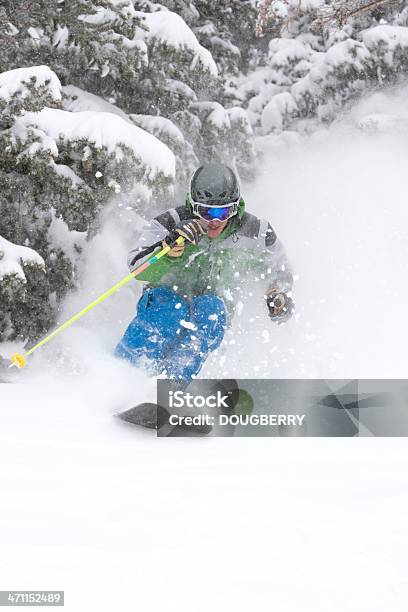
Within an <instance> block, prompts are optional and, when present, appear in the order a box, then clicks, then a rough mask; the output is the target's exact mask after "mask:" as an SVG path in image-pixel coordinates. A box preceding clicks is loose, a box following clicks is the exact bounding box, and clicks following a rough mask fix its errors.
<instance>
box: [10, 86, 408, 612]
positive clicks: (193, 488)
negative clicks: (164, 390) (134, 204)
mask: <svg viewBox="0 0 408 612" xmlns="http://www.w3.org/2000/svg"><path fill="white" fill-rule="evenodd" d="M404 107H406V94H405V93H404V92H403V93H402V94H399V95H392V96H391V97H390V96H388V97H384V99H383V100H382V101H379V100H378V98H376V99H375V100H374V99H373V100H371V101H370V100H366V101H365V102H364V107H358V108H356V109H355V110H354V112H353V113H352V114H351V115H350V116H347V117H345V118H343V119H342V120H341V121H339V123H338V125H337V126H334V127H333V128H331V129H330V130H329V131H328V132H321V133H319V134H316V135H315V136H314V137H311V138H309V139H308V140H303V141H300V142H297V139H295V138H289V137H282V138H280V144H279V142H278V141H277V140H276V139H274V138H270V137H269V138H267V139H264V140H263V141H262V143H261V142H260V143H259V146H263V148H264V150H265V151H266V158H265V164H264V167H263V170H262V174H261V176H260V179H259V180H258V182H257V184H256V185H255V186H253V187H251V188H250V189H248V190H247V191H246V196H247V198H246V199H247V201H248V205H249V209H250V210H252V211H254V212H256V213H258V214H261V215H263V216H266V217H268V218H269V219H270V220H271V223H272V224H273V225H274V227H275V229H276V230H277V232H278V233H279V235H280V236H281V238H282V239H283V241H284V242H285V244H286V246H287V249H288V252H289V254H290V256H291V258H292V260H293V264H294V266H295V268H296V272H297V274H298V276H299V279H298V281H297V283H296V301H297V306H298V317H297V319H296V320H294V321H292V322H291V323H290V324H289V325H287V326H285V327H282V328H276V327H274V326H273V325H272V324H271V323H270V322H269V321H268V320H267V319H266V318H265V311H264V306H263V303H262V300H261V299H259V300H257V299H256V291H257V288H256V284H254V288H253V291H254V296H252V298H251V299H250V300H249V304H247V305H244V307H243V310H242V315H241V317H240V318H239V317H237V319H236V321H235V323H234V325H235V327H236V334H235V337H232V336H231V335H228V336H227V338H226V344H225V346H224V348H222V349H220V351H219V352H218V354H217V355H214V356H213V357H212V358H211V359H210V361H209V362H208V365H206V367H205V369H204V371H203V375H204V376H213V375H214V376H217V377H219V376H220V375H225V376H227V375H231V374H232V375H234V376H237V375H240V376H249V377H264V376H284V377H290V376H306V377H309V376H310V377H312V376H320V377H324V376H328V377H339V378H343V377H344V378H346V377H349V376H350V377H363V376H367V377H369V376H372V377H387V376H389V377H398V376H405V375H406V367H405V366H406V356H405V342H404V329H405V304H406V298H407V289H406V288H405V285H404V279H405V276H406V274H405V272H406V262H407V255H408V253H407V249H408V247H407V241H406V232H405V228H406V227H407V216H408V212H407V211H408V209H407V207H406V195H405V192H406V185H405V176H406V172H405V166H406V161H405V160H406V157H407V152H408V151H407V148H408V145H407V141H406V137H405V134H404V132H403V130H401V129H398V130H393V129H388V128H387V127H385V130H386V131H385V132H381V131H376V132H373V131H372V130H370V131H368V132H367V131H364V129H362V128H361V125H362V126H364V125H365V124H364V121H363V123H361V122H362V120H363V119H364V117H366V116H369V115H370V114H372V113H373V112H375V113H376V114H377V115H378V114H380V115H381V114H384V115H386V114H387V113H388V114H389V113H390V112H392V114H393V115H396V116H402V115H403V114H404V112H405V110H404ZM391 109H392V110H391ZM382 125H383V126H387V123H386V122H384V123H383V124H382ZM358 126H360V127H358ZM285 143H288V144H285ZM115 228H116V229H115ZM118 228H119V225H115V223H114V222H113V221H112V218H109V220H108V222H107V224H106V226H105V231H106V232H107V234H105V235H102V236H101V237H97V238H95V240H94V242H93V243H91V245H90V247H89V253H88V269H87V270H86V271H85V276H84V283H83V290H82V291H81V292H79V293H78V294H76V295H73V296H71V297H70V299H69V300H67V303H66V305H65V311H64V313H61V316H62V318H64V317H65V316H68V315H69V314H71V313H73V312H75V311H76V310H78V309H79V308H80V307H81V306H83V305H84V304H86V303H87V302H88V301H90V299H92V297H95V296H96V295H98V294H99V293H100V292H102V290H103V289H105V288H107V287H109V286H110V284H113V282H114V281H115V280H116V279H118V278H120V276H122V275H124V274H125V273H126V269H125V264H124V260H125V253H126V250H127V248H128V246H130V243H131V237H130V236H129V235H128V234H126V236H123V234H122V233H121V232H120V231H119V229H118ZM107 235H109V247H110V248H109V257H107V256H106V248H105V245H106V236H107ZM101 262H103V265H101ZM139 290H140V288H139V287H138V286H137V285H134V286H128V287H126V288H125V289H123V290H122V292H121V293H120V294H118V295H116V296H114V297H113V298H111V300H110V301H109V302H105V303H104V304H103V305H102V306H101V307H100V308H99V309H98V310H97V311H94V312H93V313H92V314H91V315H89V316H88V317H87V318H86V319H83V320H82V321H81V322H80V323H79V324H78V325H77V326H76V327H75V329H72V330H70V331H67V332H66V333H65V336H64V337H63V338H62V337H61V338H60V339H58V340H55V342H54V343H53V344H52V345H51V344H50V345H48V346H47V347H45V348H44V349H43V350H42V351H41V352H40V351H39V352H38V355H37V356H36V358H35V359H34V358H33V359H32V361H31V366H30V368H29V369H27V370H26V371H23V372H17V371H12V372H11V373H7V374H6V375H7V376H11V379H12V381H13V382H14V384H4V385H1V386H0V465H1V469H0V490H1V492H2V495H1V504H2V505H1V511H0V576H1V580H0V583H1V585H2V586H1V587H0V588H2V589H9V588H24V589H30V588H35V589H39V588H44V589H46V588H48V589H65V590H66V606H65V607H66V609H67V610H69V611H70V612H71V611H72V612H82V611H83V612H88V611H89V610H97V611H98V612H100V611H105V610H106V611H108V610H109V611H111V610H112V609H117V610H120V611H121V612H127V611H129V612H131V611H132V612H133V611H134V610H135V609H140V610H143V611H144V612H150V611H152V612H153V610H154V611H156V610H160V609H165V610H170V611H173V610H174V611H176V610H177V612H184V611H186V612H187V611H188V612H190V611H191V610H194V611H198V612H204V611H205V612H207V611H208V609H210V608H211V609H215V610H220V611H221V610H222V611H225V610H234V612H241V611H246V610H249V609H251V610H260V611H264V610H265V611H269V610H271V609H276V610H279V611H280V612H299V611H302V612H309V611H310V612H327V611H328V610H330V612H363V611H364V612H365V611H367V612H368V611H369V612H384V610H393V612H402V611H403V610H405V609H406V601H407V596H408V585H407V582H406V571H405V570H404V569H403V568H404V567H405V562H406V556H407V544H406V542H407V538H406V535H407V527H406V515H407V511H408V477H407V475H406V470H405V469H404V466H405V464H406V461H407V450H406V443H405V441H404V440H398V439H396V440H394V439H386V440H375V439H365V440H363V439H359V440H339V439H333V440H331V439H328V440H323V439H320V440H318V439H313V440H312V439H296V440H295V439H293V438H291V439H277V438H275V439H273V441H272V440H271V439H245V438H242V439H230V440H228V439H218V440H217V439H212V440H211V439H208V440H205V439H159V440H156V439H155V438H154V436H152V435H151V433H150V432H143V431H137V430H134V429H132V428H128V427H127V426H126V425H125V424H123V423H120V422H117V421H115V420H114V419H113V418H112V414H113V413H114V412H116V411H118V410H120V409H123V408H125V407H127V406H129V405H131V404H133V403H135V402H137V401H140V400H142V399H153V397H154V381H152V380H149V379H147V378H146V377H145V376H144V375H143V374H142V373H140V372H137V371H134V370H133V369H132V368H131V367H130V366H127V365H126V364H122V363H119V362H117V361H116V360H114V359H113V357H112V356H111V353H112V350H113V347H114V345H115V342H116V340H117V339H118V338H119V336H120V334H121V332H122V331H123V330H124V329H125V327H126V324H127V322H128V321H129V320H130V318H131V316H132V313H133V311H134V306H135V303H136V299H137V295H138V291H139ZM256 317H259V318H256ZM251 318H253V319H254V320H253V321H252V322H251V320H250V319H251ZM238 332H240V333H238ZM232 341H234V342H235V344H230V343H231V342H232ZM256 368H257V369H256Z"/></svg>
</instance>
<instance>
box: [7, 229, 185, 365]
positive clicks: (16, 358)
mask: <svg viewBox="0 0 408 612" xmlns="http://www.w3.org/2000/svg"><path fill="white" fill-rule="evenodd" d="M183 243H184V238H183V237H182V236H179V237H178V238H177V239H176V240H175V242H174V243H173V244H172V246H166V247H164V248H163V249H162V250H161V251H159V252H158V253H156V255H153V256H152V257H149V259H148V260H147V261H145V262H144V263H143V264H142V265H141V266H139V267H138V268H136V270H133V272H130V274H128V275H127V276H125V278H122V280H121V281H119V282H118V283H116V285H114V286H113V287H111V288H110V289H108V291H105V293H102V295H100V296H99V297H98V298H96V300H94V301H93V302H91V303H90V304H88V306H85V308H83V309H82V310H80V311H79V312H77V313H76V314H75V315H74V316H73V317H71V318H70V319H68V321H65V323H63V324H62V325H60V326H59V327H57V329H56V330H54V331H53V332H52V333H51V334H49V335H48V336H46V337H45V338H44V339H43V340H41V341H40V342H38V343H37V344H36V345H35V346H33V347H32V348H30V350H29V351H27V352H26V354H25V355H21V354H20V353H14V354H13V355H12V357H11V361H12V364H11V365H10V366H9V367H10V368H12V367H13V366H17V367H18V368H24V366H25V365H26V360H27V357H29V356H30V355H31V354H32V353H34V351H36V350H37V349H38V348H40V346H44V344H47V342H49V341H50V340H52V339H53V338H55V336H58V334H60V333H61V332H62V331H64V329H67V327H69V326H70V325H72V324H73V323H75V322H76V321H78V320H79V319H80V318H81V317H83V316H84V315H85V314H86V313H87V312H89V311H90V310H92V308H94V307H95V306H97V305H98V304H100V303H101V302H103V301H104V300H106V298H108V297H109V296H110V295H112V294H113V293H115V292H116V291H117V290H118V289H120V288H121V287H123V285H126V283H128V282H129V281H130V280H132V279H134V278H135V277H136V276H137V275H138V274H141V272H144V270H146V268H149V267H150V266H151V265H153V264H154V263H156V261H158V260H159V259H161V258H162V257H164V255H167V253H168V252H169V251H170V249H172V248H173V247H174V244H183Z"/></svg>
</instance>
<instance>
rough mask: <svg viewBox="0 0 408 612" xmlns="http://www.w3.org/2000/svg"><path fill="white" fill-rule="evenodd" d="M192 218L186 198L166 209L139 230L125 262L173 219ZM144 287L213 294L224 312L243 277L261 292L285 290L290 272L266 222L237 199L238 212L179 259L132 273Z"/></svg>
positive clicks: (162, 234)
mask: <svg viewBox="0 0 408 612" xmlns="http://www.w3.org/2000/svg"><path fill="white" fill-rule="evenodd" d="M192 218H194V216H193V214H192V211H191V208H190V205H189V202H188V199H187V201H186V204H185V205H184V206H178V207H177V208H171V209H169V210H167V211H166V212H164V213H162V214H160V215H158V216H157V217H155V218H154V219H153V220H152V221H151V222H150V223H148V224H147V225H145V226H144V227H143V228H142V233H141V237H140V240H139V244H138V245H137V247H136V248H134V249H133V250H132V251H130V253H129V255H128V265H129V269H130V270H131V271H133V270H134V269H135V268H136V267H138V266H140V265H141V263H143V261H145V260H146V258H144V259H140V260H138V261H137V262H136V263H135V265H134V266H133V267H132V266H131V261H132V260H133V258H134V257H135V255H136V254H137V253H138V252H140V251H142V250H143V249H145V248H146V247H148V246H150V245H151V244H154V243H155V242H158V241H159V240H164V238H166V236H167V235H168V233H169V232H170V231H171V230H173V229H174V228H175V227H176V226H177V225H178V224H179V223H181V222H184V221H188V220H191V219H192ZM136 278H137V280H140V281H144V282H146V283H149V285H150V286H156V287H157V286H167V287H170V288H173V289H174V290H175V291H177V292H178V293H180V294H181V295H183V296H185V297H192V296H195V295H202V294H204V293H215V294H216V295H218V296H220V297H221V298H223V299H224V301H225V303H226V305H227V309H228V311H229V312H230V314H231V312H232V311H233V310H234V308H233V305H234V303H236V302H237V301H238V300H239V297H240V295H241V296H242V291H245V281H246V280H249V279H255V280H258V281H260V282H261V283H262V285H263V288H264V293H266V291H267V290H268V289H270V288H272V287H276V288H277V289H279V290H281V291H285V292H286V293H287V292H288V291H291V289H292V284H293V275H292V269H291V266H290V263H289V261H288V258H287V256H286V253H285V250H284V248H283V245H282V243H281V242H280V240H279V239H278V238H277V236H276V234H275V232H274V230H273V229H272V227H271V225H270V224H269V223H268V221H265V220H264V219H258V217H256V216H255V215H251V214H249V213H247V212H246V211H245V202H244V200H243V199H242V198H241V201H240V205H239V210H238V214H237V215H236V216H235V217H232V219H231V220H230V221H229V222H228V223H227V225H226V227H225V229H224V230H223V232H222V233H221V234H220V236H218V237H217V238H208V236H204V237H203V238H202V239H201V240H200V243H199V244H198V245H196V246H194V245H191V244H186V246H185V249H184V253H183V255H182V256H181V257H163V258H162V259H160V260H158V261H157V262H156V263H155V264H154V265H153V266H151V267H149V268H148V269H147V270H146V271H144V272H142V273H141V274H140V275H138V276H137V277H136Z"/></svg>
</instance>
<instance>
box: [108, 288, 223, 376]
mask: <svg viewBox="0 0 408 612" xmlns="http://www.w3.org/2000/svg"><path fill="white" fill-rule="evenodd" d="M226 324H227V315H226V307H225V304H224V302H223V300H222V299H221V298H219V297H218V296H216V295H213V294H205V295H199V296H196V297H194V298H192V299H191V300H187V299H185V298H183V297H182V296H180V295H179V294H177V293H175V292H174V291H172V290H171V289H169V288H167V287H154V288H153V287H150V288H149V289H147V290H146V291H145V292H144V293H143V295H142V297H141V298H140V300H139V302H138V305H137V311H136V316H135V318H134V319H133V320H132V322H131V323H130V325H129V326H128V328H127V330H126V332H125V334H124V336H123V338H122V339H121V341H120V342H119V344H118V345H117V347H116V350H115V354H116V356H117V357H121V358H122V359H127V360H128V361H130V362H131V363H132V364H133V365H135V366H138V367H142V366H144V367H146V369H147V370H148V371H149V372H150V373H151V374H153V375H158V374H162V373H163V374H165V375H166V376H167V377H168V378H175V379H182V380H191V379H192V378H193V377H194V376H196V375H197V374H198V372H199V371H200V369H201V367H202V365H203V364H204V362H205V360H206V358H207V356H208V353H209V352H210V351H213V350H214V349H216V348H218V347H219V345H220V344H221V342H222V340H223V337H224V332H225V328H226Z"/></svg>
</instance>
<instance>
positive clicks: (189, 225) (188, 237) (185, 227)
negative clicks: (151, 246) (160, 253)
mask: <svg viewBox="0 0 408 612" xmlns="http://www.w3.org/2000/svg"><path fill="white" fill-rule="evenodd" d="M204 234H205V231H204V229H203V227H202V225H201V223H200V222H199V221H197V220H196V219H193V220H192V221H188V222H185V223H181V224H180V225H178V226H177V227H176V228H175V229H174V230H173V231H172V232H171V233H170V234H169V235H168V236H167V238H166V240H165V241H164V242H163V246H170V245H171V244H172V243H173V242H175V241H176V240H177V238H178V237H179V236H181V237H182V238H184V241H185V242H190V243H191V244H194V245H196V244H198V242H199V240H200V239H201V238H202V237H203V236H204ZM183 252H184V244H181V245H176V246H174V247H173V248H172V249H171V250H170V251H169V252H168V255H170V257H180V256H181V255H182V254H183Z"/></svg>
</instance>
